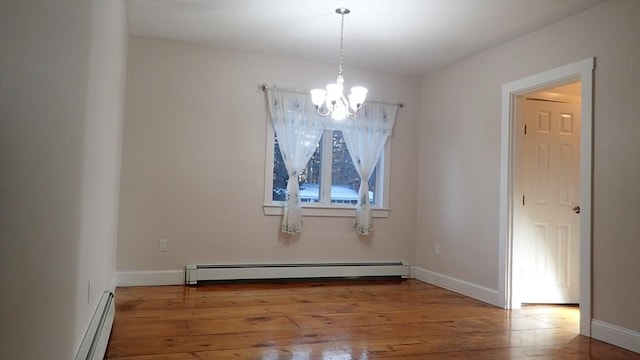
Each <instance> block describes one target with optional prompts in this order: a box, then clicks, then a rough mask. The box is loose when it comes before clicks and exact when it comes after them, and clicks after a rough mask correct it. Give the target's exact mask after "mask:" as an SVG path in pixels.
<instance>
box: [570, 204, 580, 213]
mask: <svg viewBox="0 0 640 360" xmlns="http://www.w3.org/2000/svg"><path fill="white" fill-rule="evenodd" d="M571 210H573V212H575V213H576V214H580V206H574V207H573V209H571Z"/></svg>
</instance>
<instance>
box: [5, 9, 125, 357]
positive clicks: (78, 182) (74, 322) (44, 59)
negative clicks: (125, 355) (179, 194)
mask: <svg viewBox="0 0 640 360" xmlns="http://www.w3.org/2000/svg"><path fill="white" fill-rule="evenodd" d="M0 24H1V28H0V33H1V34H2V43H1V47H0V64H1V67H0V78H1V79H2V80H1V83H0V118H1V119H2V122H1V131H0V166H1V169H0V214H1V220H0V221H1V222H0V225H1V228H0V235H1V237H0V358H2V359H55V360H58V359H59V360H68V359H72V358H73V357H74V356H75V353H76V351H77V349H78V347H79V345H80V342H81V340H82V337H83V336H84V334H85V332H86V330H87V326H88V324H89V321H90V320H91V316H92V315H93V313H94V311H95V309H96V307H97V303H98V300H99V298H100V295H101V294H102V292H103V291H105V290H109V289H111V288H112V287H113V285H114V279H115V245H116V237H117V209H118V192H119V189H118V185H119V171H120V158H121V153H120V150H121V129H122V119H123V103H124V101H123V100H124V97H123V94H124V75H125V60H126V58H125V51H126V39H127V38H126V28H125V14H124V5H123V3H122V2H121V1H109V2H106V1H105V2H59V1H58V2H53V3H51V2H40V1H37V2H36V1H21V2H18V1H11V2H9V1H2V2H0ZM89 282H91V287H90V288H89V285H88V284H89Z"/></svg>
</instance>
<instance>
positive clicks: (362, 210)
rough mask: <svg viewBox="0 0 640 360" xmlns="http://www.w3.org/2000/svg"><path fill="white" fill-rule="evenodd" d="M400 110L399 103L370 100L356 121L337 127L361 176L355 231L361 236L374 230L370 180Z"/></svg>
mask: <svg viewBox="0 0 640 360" xmlns="http://www.w3.org/2000/svg"><path fill="white" fill-rule="evenodd" d="M397 110H398V104H396V103H385V102H379V101H375V100H367V102H365V104H364V105H363V108H362V109H361V110H360V112H359V113H358V116H357V117H356V118H355V119H354V120H351V121H347V122H345V123H344V125H340V126H337V127H336V128H337V129H341V130H342V135H343V137H344V141H345V143H346V144H347V149H349V154H350V155H351V160H352V161H353V165H354V166H355V168H356V171H357V172H358V175H360V188H359V189H358V202H357V204H356V221H355V224H354V229H355V231H356V232H357V233H358V234H361V235H368V234H369V233H370V232H371V231H372V230H373V221H372V217H371V204H370V203H369V177H371V173H372V172H373V169H374V168H375V166H376V164H377V163H378V160H380V156H381V155H382V152H383V150H384V146H385V144H386V142H387V139H388V138H389V136H390V135H391V132H392V130H393V124H394V122H395V118H396V112H397Z"/></svg>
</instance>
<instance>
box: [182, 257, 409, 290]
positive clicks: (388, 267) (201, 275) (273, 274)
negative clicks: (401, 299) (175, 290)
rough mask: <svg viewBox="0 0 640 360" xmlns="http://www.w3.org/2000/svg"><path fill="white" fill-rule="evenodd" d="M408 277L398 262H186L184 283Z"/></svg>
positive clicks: (407, 270)
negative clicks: (229, 263) (207, 263)
mask: <svg viewBox="0 0 640 360" xmlns="http://www.w3.org/2000/svg"><path fill="white" fill-rule="evenodd" d="M360 277H399V278H406V277H409V266H408V265H403V264H402V263H401V262H382V263H326V264H242V265H187V267H186V270H185V283H186V284H188V285H196V284H198V282H199V281H232V280H269V279H318V278H325V279H326V278H360Z"/></svg>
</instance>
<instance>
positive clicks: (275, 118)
mask: <svg viewBox="0 0 640 360" xmlns="http://www.w3.org/2000/svg"><path fill="white" fill-rule="evenodd" d="M267 100H268V105H269V111H270V113H271V120H272V122H273V128H274V130H275V133H276V138H277V139H278V145H279V146H280V153H281V154H282V159H283V161H284V164H285V167H286V168H287V173H288V175H289V180H288V182H287V196H286V199H285V202H284V215H283V218H282V225H281V227H280V229H281V230H282V232H285V233H288V234H295V233H298V232H300V231H302V205H301V202H300V194H299V184H298V175H299V174H300V172H301V171H302V170H304V168H305V167H306V165H307V162H309V159H311V156H313V153H314V151H315V149H316V146H317V145H318V142H319V141H320V138H321V137H322V132H323V131H324V128H325V125H324V124H325V120H323V119H322V118H320V117H319V116H317V114H316V111H315V108H314V107H313V105H312V104H311V98H310V95H309V93H308V92H298V91H292V90H284V89H278V88H268V89H267Z"/></svg>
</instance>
